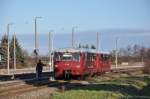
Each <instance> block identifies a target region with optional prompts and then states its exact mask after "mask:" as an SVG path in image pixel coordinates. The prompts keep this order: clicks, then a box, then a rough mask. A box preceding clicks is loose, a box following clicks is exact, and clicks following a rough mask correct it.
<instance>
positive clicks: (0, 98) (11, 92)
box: [0, 80, 81, 99]
mask: <svg viewBox="0 0 150 99" xmlns="http://www.w3.org/2000/svg"><path fill="white" fill-rule="evenodd" d="M80 82H81V81H76V80H72V81H64V80H58V81H53V82H50V81H40V82H36V83H34V84H31V85H30V84H26V83H20V84H18V85H16V84H15V85H12V86H10V85H9V86H8V87H6V86H5V87H0V99H4V98H7V97H11V96H16V95H20V94H23V93H27V92H32V91H37V90H40V89H44V88H49V89H51V88H53V89H54V88H55V89H57V90H60V91H64V90H66V89H68V88H72V87H75V86H76V85H79V84H80Z"/></svg>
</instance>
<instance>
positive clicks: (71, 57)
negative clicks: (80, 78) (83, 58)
mask: <svg viewBox="0 0 150 99" xmlns="http://www.w3.org/2000/svg"><path fill="white" fill-rule="evenodd" d="M55 59H56V60H57V61H79V60H80V54H79V53H60V54H57V55H56V57H55Z"/></svg>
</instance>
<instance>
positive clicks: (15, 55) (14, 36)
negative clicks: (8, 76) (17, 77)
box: [14, 33, 16, 71]
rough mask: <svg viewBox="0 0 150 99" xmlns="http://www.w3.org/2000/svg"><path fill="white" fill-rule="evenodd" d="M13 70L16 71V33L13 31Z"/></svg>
mask: <svg viewBox="0 0 150 99" xmlns="http://www.w3.org/2000/svg"><path fill="white" fill-rule="evenodd" d="M14 71H16V34H15V33H14Z"/></svg>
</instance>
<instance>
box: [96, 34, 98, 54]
mask: <svg viewBox="0 0 150 99" xmlns="http://www.w3.org/2000/svg"><path fill="white" fill-rule="evenodd" d="M96 46H97V51H98V50H99V33H98V32H97V40H96Z"/></svg>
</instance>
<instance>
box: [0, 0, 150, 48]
mask: <svg viewBox="0 0 150 99" xmlns="http://www.w3.org/2000/svg"><path fill="white" fill-rule="evenodd" d="M35 16H41V17H42V19H38V33H39V34H45V35H46V34H47V33H48V32H49V31H50V30H54V32H55V33H56V34H64V33H68V34H69V33H71V28H72V27H73V26H77V28H76V30H75V31H76V32H77V33H95V32H101V33H102V39H104V38H105V36H106V37H112V41H114V38H115V37H114V35H115V36H120V37H124V36H127V35H128V37H129V38H133V37H134V36H135V37H134V40H129V41H128V42H126V45H128V44H130V41H132V42H134V43H135V44H136V43H137V42H136V40H137V39H139V41H141V42H142V43H144V44H146V45H148V44H149V43H150V41H149V40H148V39H144V38H145V37H147V36H150V0H0V34H1V35H2V34H4V33H5V32H6V25H7V24H8V23H10V22H13V23H14V25H12V26H11V28H10V34H12V33H13V32H16V34H17V35H24V34H34V17H35ZM108 31H109V32H108ZM112 32H116V34H113V33H112ZM105 33H106V34H105ZM103 34H105V35H104V36H103ZM139 34H140V35H139ZM1 35H0V36H1ZM93 35H94V34H93ZM103 37H104V38H103ZM85 39H86V38H85ZM89 40H91V41H92V39H89ZM105 40H106V39H105ZM105 40H104V41H105ZM21 41H23V42H26V41H25V39H23V40H21ZM104 41H102V42H104ZM122 41H123V40H122ZM64 42H65V40H64ZM110 42H111V41H110ZM141 42H140V44H141ZM107 43H108V44H109V42H104V43H103V45H105V44H107ZM110 45H112V44H110ZM120 45H122V44H120ZM31 46H32V45H31ZM58 46H59V45H58ZM112 48H113V47H110V48H106V50H108V49H109V50H110V49H112ZM103 49H104V50H105V47H104V48H103Z"/></svg>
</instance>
